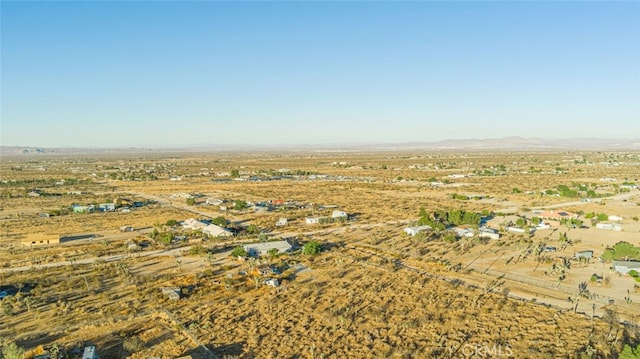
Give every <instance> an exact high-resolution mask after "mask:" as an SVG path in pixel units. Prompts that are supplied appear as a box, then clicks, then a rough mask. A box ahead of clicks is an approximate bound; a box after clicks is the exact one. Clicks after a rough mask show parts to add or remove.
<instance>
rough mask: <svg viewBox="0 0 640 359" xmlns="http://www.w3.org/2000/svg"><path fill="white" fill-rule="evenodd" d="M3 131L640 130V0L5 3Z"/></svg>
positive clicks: (364, 133)
mask: <svg viewBox="0 0 640 359" xmlns="http://www.w3.org/2000/svg"><path fill="white" fill-rule="evenodd" d="M0 7H1V8H0V10H1V30H2V31H1V36H2V37H1V40H2V44H1V46H2V48H1V58H0V60H1V61H2V62H1V70H2V71H1V76H2V77H1V85H2V87H1V90H2V92H1V97H0V100H1V115H2V118H1V127H0V130H1V132H2V134H1V137H0V138H1V142H2V145H32V146H53V147H66V146H74V147H82V146H95V147H119V146H142V145H154V146H174V145H185V144H244V143H250V144H261V145H276V144H326V143H345V142H357V143H372V142H410V141H437V140H442V139H448V138H494V137H503V136H523V137H543V138H567V137H606V138H629V137H640V2H638V1H633V2H546V1H545V2H8V1H2V2H1V3H0Z"/></svg>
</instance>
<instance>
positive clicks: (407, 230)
mask: <svg viewBox="0 0 640 359" xmlns="http://www.w3.org/2000/svg"><path fill="white" fill-rule="evenodd" d="M431 229H432V228H431V226H427V225H424V226H417V227H407V228H405V229H404V233H406V234H408V235H410V236H415V235H416V234H418V233H420V232H427V231H430V230H431Z"/></svg>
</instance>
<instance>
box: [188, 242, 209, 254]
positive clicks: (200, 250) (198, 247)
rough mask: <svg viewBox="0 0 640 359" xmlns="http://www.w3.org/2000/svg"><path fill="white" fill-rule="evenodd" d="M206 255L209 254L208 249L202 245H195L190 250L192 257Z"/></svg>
mask: <svg viewBox="0 0 640 359" xmlns="http://www.w3.org/2000/svg"><path fill="white" fill-rule="evenodd" d="M204 253H207V249H206V248H204V247H203V246H201V245H195V246H193V247H191V248H190V249H189V254H190V255H192V256H197V255H200V254H204Z"/></svg>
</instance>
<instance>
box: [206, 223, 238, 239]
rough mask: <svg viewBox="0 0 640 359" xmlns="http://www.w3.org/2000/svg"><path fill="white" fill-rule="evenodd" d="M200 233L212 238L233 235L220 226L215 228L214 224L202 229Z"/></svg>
mask: <svg viewBox="0 0 640 359" xmlns="http://www.w3.org/2000/svg"><path fill="white" fill-rule="evenodd" d="M202 232H203V233H205V234H209V235H212V236H214V237H220V236H230V235H232V234H233V233H232V232H231V231H230V230H228V229H226V228H222V227H220V226H216V225H215V224H210V225H208V226H206V227H204V228H203V229H202Z"/></svg>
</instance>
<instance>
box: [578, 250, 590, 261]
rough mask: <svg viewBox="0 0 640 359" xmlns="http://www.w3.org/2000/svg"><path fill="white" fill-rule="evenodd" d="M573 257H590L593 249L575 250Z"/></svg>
mask: <svg viewBox="0 0 640 359" xmlns="http://www.w3.org/2000/svg"><path fill="white" fill-rule="evenodd" d="M573 257H574V258H575V259H580V258H586V259H591V258H593V251H592V250H586V251H580V252H576V253H575V254H574V255H573Z"/></svg>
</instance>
